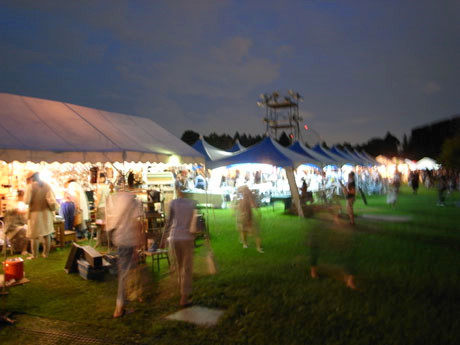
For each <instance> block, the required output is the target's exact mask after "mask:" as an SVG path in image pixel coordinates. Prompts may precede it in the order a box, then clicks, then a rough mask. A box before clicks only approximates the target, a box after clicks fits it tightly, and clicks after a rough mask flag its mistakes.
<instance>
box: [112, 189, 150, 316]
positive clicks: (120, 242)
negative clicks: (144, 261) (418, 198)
mask: <svg viewBox="0 0 460 345" xmlns="http://www.w3.org/2000/svg"><path fill="white" fill-rule="evenodd" d="M105 211H106V220H105V222H106V228H107V229H109V230H113V235H112V242H113V243H114V245H115V246H116V247H117V248H118V252H117V254H118V260H117V263H118V292H117V299H116V306H115V311H114V313H113V317H114V318H118V317H121V316H123V315H124V313H125V303H126V283H127V277H128V274H129V271H130V270H131V269H134V268H135V267H136V265H137V253H136V249H138V248H140V247H141V246H142V244H143V243H144V237H143V231H142V217H143V209H142V203H141V202H140V201H139V200H138V199H136V194H134V193H132V192H130V191H120V192H117V193H114V194H111V195H110V196H109V197H108V198H107V203H106V210H105Z"/></svg>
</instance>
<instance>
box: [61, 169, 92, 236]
mask: <svg viewBox="0 0 460 345" xmlns="http://www.w3.org/2000/svg"><path fill="white" fill-rule="evenodd" d="M64 186H65V187H66V188H67V191H68V192H69V194H70V195H71V196H72V199H73V202H74V203H75V212H76V214H80V215H81V216H78V217H76V218H77V219H80V220H81V223H78V224H74V226H75V231H76V232H77V238H79V239H82V238H85V237H86V232H87V229H88V225H87V224H86V222H87V221H88V220H89V206H88V198H87V197H86V193H85V191H84V190H83V188H82V186H81V185H80V184H79V183H78V182H77V181H76V180H75V179H74V178H71V179H69V180H68V181H67V182H66V184H65V185H64Z"/></svg>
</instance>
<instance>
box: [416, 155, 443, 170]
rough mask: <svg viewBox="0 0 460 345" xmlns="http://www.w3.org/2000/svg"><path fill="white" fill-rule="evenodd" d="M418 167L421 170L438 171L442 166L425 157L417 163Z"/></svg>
mask: <svg viewBox="0 0 460 345" xmlns="http://www.w3.org/2000/svg"><path fill="white" fill-rule="evenodd" d="M416 166H417V169H419V170H425V169H428V170H437V169H439V167H440V165H439V164H438V163H436V161H435V160H434V159H432V158H430V157H423V158H422V159H420V160H419V161H418V162H417V163H416Z"/></svg>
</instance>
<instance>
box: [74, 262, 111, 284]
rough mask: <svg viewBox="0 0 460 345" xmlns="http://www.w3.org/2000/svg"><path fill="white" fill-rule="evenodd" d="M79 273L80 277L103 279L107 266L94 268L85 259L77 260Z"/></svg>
mask: <svg viewBox="0 0 460 345" xmlns="http://www.w3.org/2000/svg"><path fill="white" fill-rule="evenodd" d="M77 263H78V273H79V274H80V277H82V278H83V279H86V280H103V279H104V273H105V268H104V267H101V268H94V267H91V265H90V263H89V262H88V261H86V260H84V259H79V260H77Z"/></svg>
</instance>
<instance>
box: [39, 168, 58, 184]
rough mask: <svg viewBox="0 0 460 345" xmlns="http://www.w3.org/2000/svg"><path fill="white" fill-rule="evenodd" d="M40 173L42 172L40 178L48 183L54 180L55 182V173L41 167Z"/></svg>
mask: <svg viewBox="0 0 460 345" xmlns="http://www.w3.org/2000/svg"><path fill="white" fill-rule="evenodd" d="M39 173H40V179H41V180H42V181H45V182H46V183H48V184H51V183H52V182H54V179H53V174H51V172H50V171H49V170H48V169H46V168H40V171H39Z"/></svg>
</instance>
